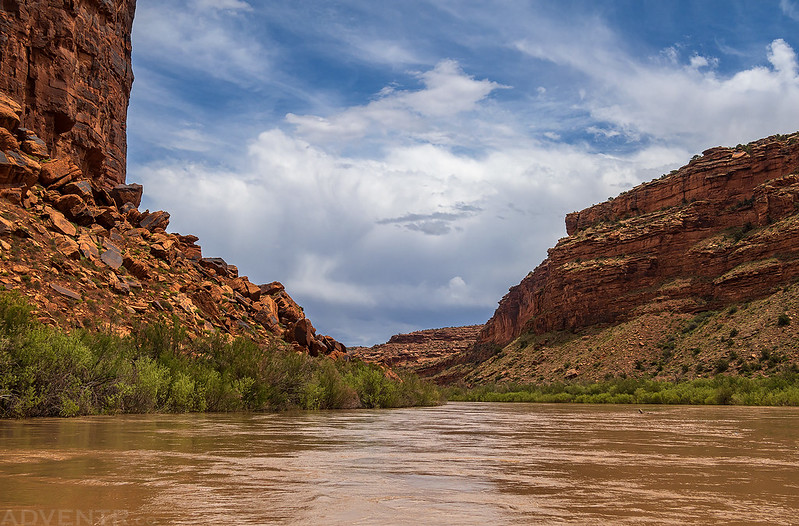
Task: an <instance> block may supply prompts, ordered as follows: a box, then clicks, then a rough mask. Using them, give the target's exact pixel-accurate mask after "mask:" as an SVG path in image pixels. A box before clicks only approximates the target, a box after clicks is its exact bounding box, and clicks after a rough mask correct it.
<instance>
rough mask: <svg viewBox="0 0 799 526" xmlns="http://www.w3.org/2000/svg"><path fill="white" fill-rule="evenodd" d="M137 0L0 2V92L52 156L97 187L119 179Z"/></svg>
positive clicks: (121, 176)
mask: <svg viewBox="0 0 799 526" xmlns="http://www.w3.org/2000/svg"><path fill="white" fill-rule="evenodd" d="M135 8H136V0H113V1H112V0H68V1H64V0H2V1H0V72H2V75H0V91H2V92H4V93H5V94H6V95H7V96H8V97H9V98H10V99H12V100H13V101H15V102H16V103H17V104H19V105H20V106H21V108H22V114H21V116H20V118H21V119H20V120H21V126H22V127H24V128H28V129H31V130H33V131H34V132H35V133H36V134H37V135H38V136H39V137H40V138H41V139H42V140H43V141H44V143H45V144H46V145H47V149H48V150H49V152H50V154H51V155H52V157H53V158H68V159H70V160H72V162H74V163H75V165H77V167H79V168H80V169H81V171H82V172H83V174H84V176H85V177H87V178H88V179H90V180H93V181H97V182H99V183H100V184H101V185H103V186H106V187H108V186H113V185H115V184H118V183H123V182H124V181H125V152H126V134H125V119H126V116H127V109H128V99H129V96H130V89H131V84H132V82H133V72H132V70H131V65H130V53H131V40H130V32H131V26H132V23H133V14H134V11H135Z"/></svg>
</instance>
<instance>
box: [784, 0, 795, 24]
mask: <svg viewBox="0 0 799 526" xmlns="http://www.w3.org/2000/svg"><path fill="white" fill-rule="evenodd" d="M780 9H781V10H782V12H783V13H785V15H786V16H788V17H790V18H793V19H794V20H799V6H798V5H797V4H796V3H794V2H792V1H791V0H780Z"/></svg>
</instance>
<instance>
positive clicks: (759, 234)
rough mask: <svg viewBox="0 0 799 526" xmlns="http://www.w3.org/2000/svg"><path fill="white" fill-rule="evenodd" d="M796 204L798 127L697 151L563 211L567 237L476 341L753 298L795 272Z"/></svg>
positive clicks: (501, 341) (798, 255)
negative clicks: (618, 190) (612, 194)
mask: <svg viewBox="0 0 799 526" xmlns="http://www.w3.org/2000/svg"><path fill="white" fill-rule="evenodd" d="M797 207H799V134H793V135H789V136H774V137H770V138H768V139H763V140H760V141H757V142H754V143H750V144H748V145H746V146H738V147H736V148H721V147H719V148H712V149H710V150H707V151H705V152H704V155H702V156H701V157H700V156H697V157H695V158H694V159H693V160H691V162H690V163H689V164H688V165H687V166H684V167H683V168H681V169H679V170H677V171H675V172H672V173H671V174H669V175H666V176H664V177H662V178H660V179H658V180H655V181H652V182H649V183H645V184H642V185H639V186H637V187H636V188H633V189H631V190H629V191H627V192H624V193H623V194H621V195H620V196H618V197H617V198H615V199H611V200H609V201H607V202H605V203H601V204H598V205H595V206H592V207H590V208H588V209H586V210H583V211H581V212H575V213H572V214H569V215H568V216H567V218H566V226H567V232H568V237H566V238H564V239H561V240H560V241H559V242H558V244H557V245H556V246H555V247H554V248H552V249H550V250H549V253H548V258H547V259H546V260H545V261H544V262H543V263H542V264H541V265H540V266H539V267H538V268H536V269H535V270H534V271H533V272H531V273H530V274H528V275H527V277H525V278H524V279H523V280H522V282H521V283H520V284H519V285H517V286H515V287H512V288H511V289H510V291H509V292H508V294H507V295H506V296H505V297H504V298H503V299H502V300H501V301H500V304H499V307H498V309H497V310H496V312H495V313H494V316H493V317H492V318H491V319H490V320H489V321H488V323H487V324H486V325H485V327H484V329H483V330H482V331H481V333H480V336H479V338H478V343H480V344H492V345H497V346H501V347H502V346H505V345H507V344H508V343H510V342H511V341H513V340H514V339H515V338H516V337H518V336H519V335H520V334H522V333H523V332H527V331H531V332H533V333H536V334H542V333H545V332H549V331H559V330H574V329H577V328H580V327H586V326H591V325H596V324H608V323H616V322H619V321H622V320H625V319H629V318H630V317H633V316H637V315H641V314H646V313H653V312H665V311H668V312H698V311H704V310H711V309H716V308H719V307H721V306H723V305H726V304H729V303H733V302H739V301H746V300H749V299H754V298H758V297H762V296H764V295H766V294H768V293H770V292H771V291H773V289H774V288H775V287H778V286H781V285H783V284H786V283H789V282H791V280H793V279H795V278H797V277H799V215H797Z"/></svg>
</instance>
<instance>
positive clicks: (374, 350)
mask: <svg viewBox="0 0 799 526" xmlns="http://www.w3.org/2000/svg"><path fill="white" fill-rule="evenodd" d="M481 328H482V325H470V326H467V327H447V328H443V329H429V330H424V331H416V332H412V333H410V334H397V335H394V336H392V337H391V339H390V340H389V341H388V342H387V343H383V344H380V345H374V346H372V347H351V348H350V352H351V353H352V354H353V355H355V356H358V357H360V358H361V359H363V360H364V361H369V362H376V363H381V364H384V365H386V366H388V367H400V368H402V369H404V370H408V371H412V372H414V373H416V374H418V375H420V376H425V377H432V376H436V375H439V373H441V371H443V370H445V369H447V368H448V367H450V366H451V365H453V364H454V363H457V360H458V359H459V358H460V357H461V356H462V355H463V354H464V353H465V352H466V351H467V350H468V349H470V348H471V347H472V345H474V343H475V341H476V340H477V334H478V333H479V332H480V329H481ZM439 380H442V378H439Z"/></svg>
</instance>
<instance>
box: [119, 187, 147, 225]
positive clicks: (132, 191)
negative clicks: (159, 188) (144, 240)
mask: <svg viewBox="0 0 799 526" xmlns="http://www.w3.org/2000/svg"><path fill="white" fill-rule="evenodd" d="M143 192H144V187H143V186H142V185H140V184H135V183H133V184H118V185H116V186H115V187H113V188H112V189H111V192H110V195H111V199H113V200H114V203H116V205H117V207H119V208H120V209H121V207H122V206H124V205H125V204H126V203H132V204H133V206H134V208H138V207H139V205H140V204H141V196H142V193H143ZM145 228H146V227H145Z"/></svg>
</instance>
